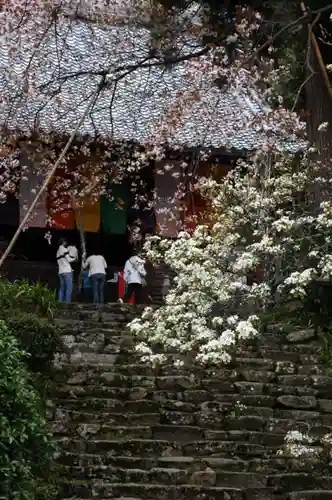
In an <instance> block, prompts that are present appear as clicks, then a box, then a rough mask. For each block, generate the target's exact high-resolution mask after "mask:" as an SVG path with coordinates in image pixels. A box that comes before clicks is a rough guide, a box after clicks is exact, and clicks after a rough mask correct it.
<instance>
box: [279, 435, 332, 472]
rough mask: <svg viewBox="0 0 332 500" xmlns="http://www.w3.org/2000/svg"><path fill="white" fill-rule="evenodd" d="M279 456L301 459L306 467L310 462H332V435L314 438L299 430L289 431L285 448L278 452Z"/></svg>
mask: <svg viewBox="0 0 332 500" xmlns="http://www.w3.org/2000/svg"><path fill="white" fill-rule="evenodd" d="M278 455H281V456H283V457H285V458H296V459H300V460H301V462H302V463H303V464H304V465H305V464H306V462H307V461H308V460H310V461H311V460H315V461H317V460H318V461H319V462H321V461H327V462H330V460H331V458H332V434H325V435H323V436H321V437H312V436H310V435H309V434H308V433H303V432H300V431H298V430H293V431H288V432H287V434H286V436H285V440H284V446H283V448H282V449H280V450H278Z"/></svg>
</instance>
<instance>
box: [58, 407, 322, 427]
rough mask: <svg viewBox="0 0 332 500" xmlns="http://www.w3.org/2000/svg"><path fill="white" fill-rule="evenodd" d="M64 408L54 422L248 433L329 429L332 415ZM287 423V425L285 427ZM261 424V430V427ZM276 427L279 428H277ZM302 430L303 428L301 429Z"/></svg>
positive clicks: (251, 409) (249, 409)
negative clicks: (305, 427)
mask: <svg viewBox="0 0 332 500" xmlns="http://www.w3.org/2000/svg"><path fill="white" fill-rule="evenodd" d="M70 406H71V407H68V406H67V401H64V402H63V403H62V404H59V402H58V404H57V405H56V406H54V407H51V408H50V413H51V416H50V418H54V419H55V420H62V419H67V418H70V419H71V420H73V421H77V422H80V423H92V424H93V423H100V422H101V423H104V424H109V425H119V426H125V427H126V426H128V425H137V424H139V425H160V424H163V425H176V426H179V425H189V426H192V425H194V426H198V427H202V428H205V429H206V428H207V429H225V427H226V428H227V429H230V430H232V429H235V430H236V429H237V428H239V427H240V428H241V426H245V425H246V426H248V430H261V429H263V428H264V423H266V424H265V425H266V429H267V430H271V431H273V432H281V433H282V432H283V431H282V429H285V434H286V432H287V431H288V430H293V429H294V428H296V427H297V425H301V424H302V423H306V422H310V426H315V425H317V426H320V425H322V426H328V427H330V426H332V415H331V413H329V414H325V415H324V414H320V413H319V412H316V411H303V410H280V409H276V410H274V409H273V408H264V407H252V406H248V407H246V408H243V409H241V412H240V414H237V412H236V411H235V410H234V406H233V405H228V406H227V405H220V406H219V409H218V407H215V409H214V410H213V409H212V410H210V411H208V410H206V409H203V410H202V411H197V409H195V411H191V412H183V411H179V409H178V410H173V411H171V410H164V411H160V408H159V405H157V409H154V411H148V412H143V411H140V412H137V411H136V412H133V411H131V412H128V411H124V410H123V408H122V411H120V412H116V411H114V409H100V408H97V409H95V410H93V409H89V408H84V407H83V408H82V405H80V407H76V406H75V402H73V404H72V405H70ZM287 421H288V422H289V426H287ZM260 423H261V427H260ZM278 425H279V428H278ZM301 428H302V427H301Z"/></svg>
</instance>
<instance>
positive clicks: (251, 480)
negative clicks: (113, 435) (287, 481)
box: [62, 465, 267, 490]
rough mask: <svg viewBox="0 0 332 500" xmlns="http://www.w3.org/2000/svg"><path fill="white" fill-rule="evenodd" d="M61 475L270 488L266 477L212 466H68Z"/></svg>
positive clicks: (242, 487)
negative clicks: (139, 467)
mask: <svg viewBox="0 0 332 500" xmlns="http://www.w3.org/2000/svg"><path fill="white" fill-rule="evenodd" d="M62 474H63V475H65V476H67V477H71V478H72V479H77V480H80V479H81V480H84V479H87V480H89V479H101V480H104V481H106V482H115V483H123V484H126V483H137V484H139V483H146V484H149V483H151V484H159V485H165V486H167V485H173V486H175V485H201V486H219V487H220V486H221V487H224V488H241V489H244V490H247V489H262V488H266V486H267V477H266V475H265V474H259V473H253V472H250V473H246V472H232V471H227V472H223V471H220V470H219V471H215V470H214V469H212V468H211V467H205V468H204V469H201V470H200V469H198V470H195V469H194V468H192V469H191V468H190V467H189V468H188V469H176V468H162V467H155V468H152V469H150V470H143V469H124V468H119V467H109V466H103V465H101V466H94V467H85V468H82V467H66V468H65V469H63V471H62Z"/></svg>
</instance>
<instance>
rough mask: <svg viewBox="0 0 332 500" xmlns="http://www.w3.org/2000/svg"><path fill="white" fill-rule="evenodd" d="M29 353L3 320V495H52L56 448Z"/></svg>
mask: <svg viewBox="0 0 332 500" xmlns="http://www.w3.org/2000/svg"><path fill="white" fill-rule="evenodd" d="M25 359H26V353H25V352H24V351H22V350H21V349H20V348H19V346H18V342H17V340H16V339H15V337H14V335H13V334H12V333H11V332H10V330H9V328H8V327H7V326H6V325H5V323H4V321H0V498H3V499H8V500H9V499H15V500H21V499H22V500H23V499H25V500H30V499H31V500H37V499H42V498H46V497H47V498H48V499H50V498H52V487H51V486H50V480H49V474H50V466H51V461H52V459H53V456H54V452H55V449H54V447H53V444H52V438H51V436H50V434H49V432H48V430H47V423H46V421H45V418H44V415H43V409H42V406H43V405H42V401H41V398H40V396H39V394H38V391H36V389H35V388H34V387H33V385H32V383H31V379H30V376H29V372H28V370H27V368H26V365H25Z"/></svg>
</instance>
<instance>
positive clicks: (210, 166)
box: [0, 20, 296, 286]
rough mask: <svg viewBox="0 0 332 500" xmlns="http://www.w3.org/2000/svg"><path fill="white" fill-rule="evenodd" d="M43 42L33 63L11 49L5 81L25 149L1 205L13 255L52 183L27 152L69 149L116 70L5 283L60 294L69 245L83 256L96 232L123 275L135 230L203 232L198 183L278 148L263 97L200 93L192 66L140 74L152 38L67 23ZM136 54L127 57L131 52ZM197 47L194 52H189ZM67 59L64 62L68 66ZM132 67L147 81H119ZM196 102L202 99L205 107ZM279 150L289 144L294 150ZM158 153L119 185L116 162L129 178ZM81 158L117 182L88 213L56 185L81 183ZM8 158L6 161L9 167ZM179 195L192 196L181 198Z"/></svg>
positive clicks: (0, 87) (5, 106)
mask: <svg viewBox="0 0 332 500" xmlns="http://www.w3.org/2000/svg"><path fill="white" fill-rule="evenodd" d="M120 32H121V33H120ZM119 33H120V35H119ZM12 36H13V37H14V36H15V33H13V35H12ZM39 36H41V33H38V32H34V33H33V36H31V38H30V42H29V43H31V46H29V45H28V46H25V47H24V53H23V54H22V50H20V49H17V51H15V50H11V51H9V49H8V47H6V45H5V44H3V45H2V46H1V47H0V73H1V74H2V75H4V76H3V77H2V78H1V79H0V92H1V94H2V96H3V102H2V105H1V108H0V123H1V125H2V127H3V131H4V134H5V135H6V137H10V135H11V134H13V136H14V137H15V140H14V142H15V144H16V146H17V147H18V148H20V145H22V144H23V145H25V147H22V151H21V153H20V154H19V159H18V165H17V167H16V169H15V174H16V181H15V182H16V184H15V189H13V190H12V193H11V194H9V195H8V196H7V198H6V201H5V202H4V203H1V204H0V238H1V240H2V241H3V244H4V245H5V244H6V242H8V241H9V240H10V238H11V236H12V235H13V234H14V232H15V230H16V229H17V227H18V225H19V223H20V221H21V220H22V218H23V217H24V215H25V213H26V210H27V207H28V206H30V205H31V203H32V201H33V198H34V196H35V194H36V190H38V188H39V186H40V185H41V183H42V182H43V179H44V177H45V174H46V172H47V169H41V168H39V167H38V164H37V163H38V162H37V161H36V160H34V159H33V158H34V156H33V155H30V156H29V155H28V156H26V145H27V144H28V145H29V147H30V146H31V137H33V141H35V142H36V143H37V144H41V143H43V141H45V137H47V138H48V140H49V138H50V137H51V138H52V137H53V138H54V143H57V144H64V143H65V141H66V140H67V139H68V137H69V136H70V135H71V133H72V131H73V129H74V128H75V126H76V124H77V123H78V121H79V120H80V118H81V117H82V116H83V115H84V112H85V107H86V103H87V101H88V99H89V98H90V97H91V95H92V94H93V92H94V90H95V89H96V87H97V86H98V82H99V81H100V75H101V74H102V73H103V71H104V68H113V70H112V71H111V72H110V74H111V76H109V75H107V81H105V84H104V86H103V88H102V89H101V91H100V93H99V95H98V98H97V99H96V100H95V102H94V105H93V107H92V108H91V110H90V112H89V113H88V115H87V117H86V118H85V120H84V121H83V123H82V125H81V127H80V129H79V130H78V133H77V137H76V138H75V141H74V143H73V145H72V147H71V149H70V153H71V163H70V162H69V163H68V162H67V169H66V170H65V169H63V168H62V166H61V165H60V166H59V169H58V171H57V172H56V175H55V178H54V179H53V181H52V182H51V184H50V186H49V188H48V190H47V192H46V193H45V196H44V197H43V198H42V199H41V200H40V203H39V204H38V207H37V208H36V211H35V214H34V217H33V218H32V219H31V220H30V221H29V224H28V227H27V228H26V230H25V231H24V232H23V233H22V234H21V236H20V237H19V240H18V242H17V244H16V246H15V248H14V251H13V255H12V256H11V258H10V259H8V263H7V264H6V266H5V271H6V270H7V272H8V274H9V276H10V277H20V278H23V277H24V276H26V277H27V278H29V279H41V280H43V281H48V282H49V283H50V284H51V286H53V284H54V280H56V271H55V270H54V268H55V253H56V246H57V245H58V241H59V238H60V237H61V236H66V237H67V238H68V239H69V240H70V242H72V243H73V244H76V245H77V246H79V244H80V234H79V233H80V231H79V230H80V229H81V230H82V229H83V230H84V232H85V235H86V241H87V245H88V247H89V246H91V247H92V246H94V245H96V244H98V245H99V247H101V248H102V252H103V254H104V255H105V258H106V260H107V262H108V264H109V266H110V267H111V268H114V270H115V271H116V270H117V269H119V268H121V267H122V266H123V264H124V262H125V260H126V258H127V257H128V256H129V255H130V252H131V236H132V235H131V228H132V227H133V226H135V223H136V222H137V221H139V225H140V227H141V229H142V232H143V233H159V234H161V235H163V236H165V237H170V238H173V237H176V235H177V233H178V231H179V230H180V229H182V228H186V229H189V230H193V229H194V227H195V224H197V223H199V222H202V221H204V218H205V215H206V213H207V211H208V207H207V206H206V204H205V202H204V200H203V199H202V197H201V196H200V195H199V193H197V192H195V191H193V190H192V179H194V178H195V177H197V176H200V175H204V176H209V175H213V176H214V177H215V178H217V179H221V178H222V176H223V175H225V174H226V173H227V171H228V170H229V169H230V168H232V165H233V164H234V162H235V161H236V159H237V158H239V157H243V156H245V155H247V154H248V152H250V151H253V150H256V149H257V148H259V147H260V146H261V145H262V144H265V143H266V141H267V140H271V133H268V136H267V135H266V134H265V135H264V133H263V131H262V128H261V127H260V122H261V121H262V120H261V118H262V117H263V116H266V106H263V105H262V103H261V102H260V99H259V97H258V95H257V94H255V93H254V92H253V91H252V90H251V91H250V92H249V91H248V92H247V91H246V90H245V89H241V91H239V90H238V89H236V90H234V89H233V88H232V87H231V86H226V87H222V88H220V85H217V84H216V85H215V86H214V85H206V84H205V85H203V86H200V85H201V84H200V83H199V82H198V81H196V80H195V79H194V78H193V77H192V76H189V75H190V72H188V63H187V62H183V63H178V64H176V65H174V67H171V68H167V69H166V70H164V69H163V68H162V67H161V66H160V65H159V64H154V63H156V61H155V60H154V59H153V57H152V59H150V61H151V65H150V66H149V67H145V66H144V65H142V67H140V64H139V62H140V61H143V60H146V58H149V54H150V52H149V50H150V45H151V43H150V42H151V34H150V32H149V31H148V30H144V29H140V30H136V31H135V32H133V30H131V29H130V28H128V27H125V26H123V27H121V28H119V27H116V28H115V27H110V26H98V25H97V24H95V25H94V24H91V25H87V24H86V23H85V22H84V21H83V20H77V21H75V22H72V23H71V24H70V26H69V25H68V26H67V27H66V25H65V23H62V24H61V25H60V26H59V27H58V29H57V32H56V34H55V31H54V30H49V31H48V32H47V33H46V34H45V33H43V43H42V44H40V45H38V44H34V43H33V41H34V37H35V41H36V40H37V39H38V37H39ZM119 39H121V44H119ZM133 41H134V42H135V43H134V42H133ZM126 44H127V45H126ZM37 45H38V49H36V46H37ZM125 45H126V46H127V47H128V50H124V46H125ZM189 45H190V44H189ZM189 45H188V47H189ZM118 46H119V47H118ZM117 47H118V49H117ZM188 47H186V46H185V45H184V46H183V48H182V49H181V50H183V51H186V50H189V49H188ZM59 53H61V54H62V55H63V57H62V59H61V61H60V60H59ZM133 64H135V65H137V69H136V71H131V72H128V74H126V73H125V72H123V73H119V75H120V76H121V78H119V77H117V80H116V81H115V80H112V74H115V70H114V68H119V67H125V66H128V67H132V66H133ZM28 67H29V71H30V72H31V74H33V80H34V87H35V88H37V87H38V88H39V89H40V93H39V94H38V93H36V92H31V93H29V92H26V88H25V86H26V81H25V80H24V78H23V77H22V78H21V79H20V77H19V75H21V74H22V73H24V71H23V70H24V68H26V69H27V68H28ZM8 68H10V71H7V70H8ZM117 71H118V69H117ZM119 71H120V70H119ZM13 74H14V75H15V74H16V76H17V78H16V84H15V86H13V82H12V79H11V77H10V75H13ZM8 75H9V76H8ZM197 93H199V98H197V97H195V98H194V97H193V96H197ZM17 96H20V98H19V99H18V98H17ZM13 102H14V105H12V103H13ZM178 109H180V110H181V113H178V112H177V110H178ZM272 135H273V134H272ZM278 140H280V141H281V142H284V139H283V138H279V139H278ZM33 141H32V142H33ZM295 141H296V138H295V137H288V138H287V144H288V146H289V147H290V148H292V147H293V146H294V143H295ZM158 143H159V144H160V150H162V149H163V151H165V154H164V155H162V154H161V155H159V157H158V154H157V155H154V156H153V155H151V156H148V158H149V159H148V161H147V162H146V164H145V165H143V166H142V165H141V166H140V168H139V169H138V170H137V171H136V172H135V171H134V172H129V170H130V169H128V172H126V173H125V175H123V176H122V180H121V182H119V180H115V178H116V177H117V176H116V175H113V174H114V171H115V170H116V162H117V161H118V162H119V165H120V164H121V165H122V166H123V164H124V162H123V158H122V155H123V152H124V151H129V150H130V154H128V158H135V152H136V151H140V152H142V151H143V152H144V150H145V149H146V150H147V151H149V148H151V144H154V145H156V144H158ZM76 144H79V147H77V145H76ZM115 144H116V145H117V149H116V153H113V150H114V145H115ZM165 144H166V147H165ZM87 145H88V146H89V147H87ZM288 146H287V147H288ZM80 148H81V149H82V148H83V149H84V154H85V156H89V154H91V155H92V154H94V156H95V158H97V159H98V154H100V152H102V155H103V166H102V173H103V175H106V176H109V179H108V180H107V189H106V191H105V190H104V191H103V192H102V193H101V195H100V196H98V194H97V195H96V196H94V197H93V200H92V199H91V198H90V199H89V196H87V197H86V199H85V203H82V200H81V205H80V210H79V211H77V210H75V206H74V201H73V200H72V199H71V198H70V197H68V192H67V191H66V189H65V188H64V189H63V190H62V188H61V187H60V189H59V186H58V187H57V186H56V183H57V180H58V181H59V179H60V184H59V185H60V186H61V185H63V186H66V182H67V181H68V183H69V184H70V183H71V182H73V178H75V175H76V174H75V172H76V170H75V169H77V168H80V155H81V150H80ZM60 149H61V148H60ZM155 149H156V148H155ZM58 151H59V149H58ZM91 151H94V153H91ZM105 151H106V152H107V151H108V153H109V154H108V156H107V154H106V156H105ZM96 152H97V153H96ZM98 152H99V153H98ZM53 157H54V158H56V157H57V156H56V154H54V155H53ZM105 157H106V160H105ZM107 157H108V159H109V167H108V162H107ZM5 158H6V150H5V149H3V150H2V151H1V156H0V159H2V160H4V159H5ZM31 158H32V159H31ZM2 163H3V165H2V167H1V168H2V173H3V171H4V170H6V168H8V167H7V163H6V161H2ZM51 163H52V162H51ZM51 163H50V164H51ZM53 163H54V162H53ZM97 163H98V161H97ZM129 163H130V162H129ZM129 163H128V164H129ZM71 164H72V165H73V166H71ZM68 165H69V167H68ZM81 166H82V165H81ZM68 169H69V170H68ZM88 175H89V174H88ZM68 176H69V177H68ZM120 177H121V176H120ZM91 182H92V180H91ZM180 185H181V188H182V192H183V195H182V197H177V196H175V194H176V192H177V190H178V189H179V186H180ZM133 186H134V187H137V186H144V188H142V189H143V191H144V192H142V193H141V194H140V193H139V189H138V188H137V189H136V198H135V197H134V196H133V192H134V191H135V189H133ZM1 187H3V186H0V188H1ZM137 191H138V195H137ZM78 212H79V213H78ZM45 269H48V270H47V271H45ZM50 269H52V271H50Z"/></svg>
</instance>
